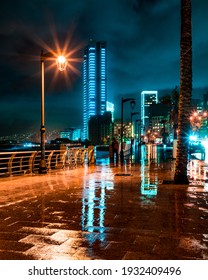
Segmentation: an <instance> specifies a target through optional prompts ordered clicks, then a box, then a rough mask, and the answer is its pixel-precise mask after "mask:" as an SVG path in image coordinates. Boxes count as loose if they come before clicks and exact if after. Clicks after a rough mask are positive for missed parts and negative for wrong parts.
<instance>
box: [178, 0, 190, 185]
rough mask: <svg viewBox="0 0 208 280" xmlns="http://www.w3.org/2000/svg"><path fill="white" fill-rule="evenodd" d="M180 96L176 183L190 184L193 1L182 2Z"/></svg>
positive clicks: (183, 0) (184, 0)
mask: <svg viewBox="0 0 208 280" xmlns="http://www.w3.org/2000/svg"><path fill="white" fill-rule="evenodd" d="M180 48H181V54H180V96H179V115H178V143H177V155H176V165H175V175H174V182H175V183H177V184H188V183H189V180H188V176H187V164H188V134H189V128H190V123H189V116H190V108H191V95H192V28H191V0H181V42H180Z"/></svg>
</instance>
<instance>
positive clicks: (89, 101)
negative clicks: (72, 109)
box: [83, 40, 107, 139]
mask: <svg viewBox="0 0 208 280" xmlns="http://www.w3.org/2000/svg"><path fill="white" fill-rule="evenodd" d="M106 48H107V43H106V42H105V41H100V42H97V41H93V40H90V41H89V44H88V45H87V46H86V47H85V49H84V62H83V95H84V104H83V138H84V139H88V138H89V133H88V122H89V119H90V117H91V116H95V115H103V113H104V112H105V111H106V95H107V92H106V91H107V86H106V82H107V75H106V61H107V59H106Z"/></svg>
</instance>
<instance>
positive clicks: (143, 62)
mask: <svg viewBox="0 0 208 280" xmlns="http://www.w3.org/2000/svg"><path fill="white" fill-rule="evenodd" d="M192 6H193V24H192V25H193V86H194V88H205V87H206V86H207V76H208V73H207V58H208V39H207V32H206V29H207V25H208V20H207V10H208V1H206V0H200V1H198V0H192ZM90 38H93V39H96V40H107V42H108V100H109V101H113V102H115V105H116V110H117V112H116V115H117V116H119V114H120V111H119V110H120V109H119V104H120V103H119V100H120V98H121V97H122V96H124V95H132V94H133V95H135V96H136V97H137V99H138V100H139V91H140V90H150V89H155V90H159V92H160V91H161V92H163V91H165V90H172V89H173V88H174V87H175V86H176V85H178V84H179V69H180V1H175V0H168V1H167V0H105V1H102V0H79V1H72V0H44V1H43V0H41V1H40V0H36V1H26V0H21V1H13V0H7V1H5V2H4V3H2V4H1V10H0V42H1V44H0V98H1V104H0V116H1V132H0V134H1V135H3V134H5V133H13V132H17V131H22V130H24V129H25V130H29V129H31V128H32V129H37V130H39V122H40V83H41V81H40V51H41V49H44V50H45V49H47V48H48V47H51V48H52V49H54V50H55V49H57V48H58V44H57V42H59V46H60V48H63V46H66V45H67V46H68V49H69V50H71V49H76V51H74V53H73V56H74V58H75V57H78V58H80V60H81V58H82V48H83V46H84V45H85V44H87V42H88V40H89V39H90ZM49 64H50V63H48V64H47V65H46V68H47V67H48V66H50V65H49ZM73 66H74V67H75V68H76V69H77V73H74V71H72V69H69V68H68V69H67V75H66V76H63V75H59V74H60V73H59V74H58V73H57V72H56V70H55V69H51V70H50V71H46V76H45V80H46V85H45V86H46V87H45V92H46V101H47V102H46V115H47V124H46V127H50V128H52V127H56V128H58V127H59V128H60V129H64V128H65V127H67V126H74V125H80V126H81V125H82V65H81V63H80V62H77V63H74V64H73ZM194 92H195V90H194ZM201 92H202V93H203V91H201Z"/></svg>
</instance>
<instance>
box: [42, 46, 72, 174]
mask: <svg viewBox="0 0 208 280" xmlns="http://www.w3.org/2000/svg"><path fill="white" fill-rule="evenodd" d="M52 57H54V55H53V54H52V53H50V52H47V53H44V52H43V50H42V51H41V54H40V62H41V126H40V134H41V142H40V148H41V159H40V165H39V173H40V174H46V173H47V164H46V160H45V84H44V81H45V79H44V62H45V60H46V59H48V58H52ZM56 64H57V67H58V70H59V71H64V70H65V69H66V65H67V61H66V59H65V57H64V56H59V57H58V58H57V59H56Z"/></svg>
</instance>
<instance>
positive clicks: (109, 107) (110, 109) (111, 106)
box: [106, 101, 115, 121]
mask: <svg viewBox="0 0 208 280" xmlns="http://www.w3.org/2000/svg"><path fill="white" fill-rule="evenodd" d="M106 111H108V112H111V114H112V121H114V111H115V109H114V104H113V103H111V102H109V101H107V102H106Z"/></svg>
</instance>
